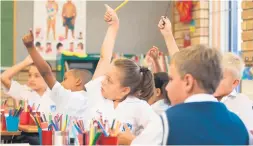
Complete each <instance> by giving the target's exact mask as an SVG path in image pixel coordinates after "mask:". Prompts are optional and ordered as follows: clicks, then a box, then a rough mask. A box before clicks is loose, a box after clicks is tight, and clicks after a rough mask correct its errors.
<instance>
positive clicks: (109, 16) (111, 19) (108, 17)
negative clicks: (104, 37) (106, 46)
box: [104, 5, 119, 25]
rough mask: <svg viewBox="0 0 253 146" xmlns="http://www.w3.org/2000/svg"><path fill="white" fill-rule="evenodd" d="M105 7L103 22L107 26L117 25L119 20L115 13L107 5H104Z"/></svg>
mask: <svg viewBox="0 0 253 146" xmlns="http://www.w3.org/2000/svg"><path fill="white" fill-rule="evenodd" d="M105 7H106V12H105V15H104V20H105V21H106V22H107V23H108V24H109V25H118V24H119V19H118V16H117V14H116V12H115V11H114V10H113V9H112V8H111V7H109V6H108V5H105Z"/></svg>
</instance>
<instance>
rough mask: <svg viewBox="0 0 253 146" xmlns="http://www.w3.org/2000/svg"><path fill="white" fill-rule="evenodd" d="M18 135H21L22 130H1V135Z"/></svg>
mask: <svg viewBox="0 0 253 146" xmlns="http://www.w3.org/2000/svg"><path fill="white" fill-rule="evenodd" d="M18 135H21V131H15V132H10V131H1V136H18Z"/></svg>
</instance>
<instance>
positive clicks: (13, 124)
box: [6, 116, 19, 131]
mask: <svg viewBox="0 0 253 146" xmlns="http://www.w3.org/2000/svg"><path fill="white" fill-rule="evenodd" d="M18 125H19V118H18V117H13V116H8V117H7V118H6V128H7V131H18Z"/></svg>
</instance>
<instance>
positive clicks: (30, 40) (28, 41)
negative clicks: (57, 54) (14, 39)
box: [22, 30, 34, 49]
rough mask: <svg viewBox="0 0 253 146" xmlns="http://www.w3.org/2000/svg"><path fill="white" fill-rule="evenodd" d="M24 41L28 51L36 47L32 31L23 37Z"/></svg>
mask: <svg viewBox="0 0 253 146" xmlns="http://www.w3.org/2000/svg"><path fill="white" fill-rule="evenodd" d="M22 40H23V43H24V45H25V46H26V48H27V49H30V48H33V47H34V37H33V31H32V30H30V32H29V33H28V34H26V35H24V36H23V38H22Z"/></svg>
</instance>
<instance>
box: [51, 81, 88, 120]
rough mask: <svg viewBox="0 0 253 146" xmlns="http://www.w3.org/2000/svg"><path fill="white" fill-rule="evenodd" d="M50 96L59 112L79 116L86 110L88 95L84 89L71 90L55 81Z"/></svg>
mask: <svg viewBox="0 0 253 146" xmlns="http://www.w3.org/2000/svg"><path fill="white" fill-rule="evenodd" d="M50 97H51V99H52V100H53V101H54V102H55V104H56V106H57V108H58V111H59V113H62V114H68V115H70V116H75V117H80V116H81V115H83V114H84V113H86V112H87V99H88V95H87V93H86V92H85V91H76V92H72V91H70V90H67V89H65V88H64V87H63V86H62V85H61V84H60V83H59V82H56V83H55V85H54V86H53V88H52V91H51V96H50Z"/></svg>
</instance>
